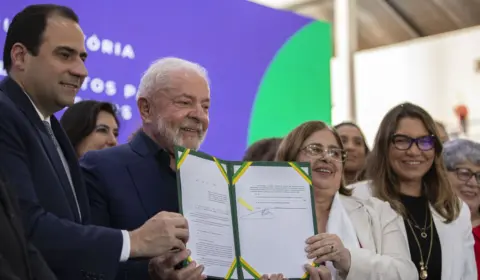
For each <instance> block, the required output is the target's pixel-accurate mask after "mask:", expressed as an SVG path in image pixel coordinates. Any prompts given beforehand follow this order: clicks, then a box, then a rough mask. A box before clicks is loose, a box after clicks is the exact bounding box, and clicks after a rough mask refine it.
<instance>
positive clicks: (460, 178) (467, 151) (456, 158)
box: [443, 139, 480, 279]
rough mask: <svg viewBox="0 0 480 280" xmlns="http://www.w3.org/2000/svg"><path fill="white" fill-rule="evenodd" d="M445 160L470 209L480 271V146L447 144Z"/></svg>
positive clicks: (467, 142)
mask: <svg viewBox="0 0 480 280" xmlns="http://www.w3.org/2000/svg"><path fill="white" fill-rule="evenodd" d="M443 158H444V160H445V166H446V167H447V170H448V178H449V180H450V183H451V184H452V186H453V187H454V189H455V191H456V193H457V195H458V196H459V197H460V198H461V199H462V200H463V201H464V202H465V203H467V205H468V208H469V209H470V217H471V218H470V220H471V221H472V228H473V237H474V239H475V247H474V248H475V258H476V260H477V271H478V268H479V267H480V144H479V143H475V142H473V141H470V140H466V139H456V140H452V141H449V142H446V143H445V144H444V146H443ZM479 279H480V278H479Z"/></svg>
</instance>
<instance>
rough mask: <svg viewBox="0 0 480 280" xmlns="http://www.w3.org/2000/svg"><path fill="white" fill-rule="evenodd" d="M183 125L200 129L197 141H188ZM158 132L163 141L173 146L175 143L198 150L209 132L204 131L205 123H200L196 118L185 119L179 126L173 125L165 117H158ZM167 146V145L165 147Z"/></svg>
mask: <svg viewBox="0 0 480 280" xmlns="http://www.w3.org/2000/svg"><path fill="white" fill-rule="evenodd" d="M182 127H191V128H193V127H195V128H196V129H197V130H198V140H197V141H195V142H196V143H193V144H192V143H189V144H187V142H190V141H188V140H187V141H185V139H184V137H182V131H181V128H182ZM157 133H158V136H159V137H160V138H162V140H163V141H162V142H166V143H167V145H169V146H170V145H171V146H172V148H173V145H176V146H182V147H185V148H187V149H192V150H198V149H199V148H200V145H201V144H202V142H203V140H204V139H205V136H206V134H207V131H205V132H203V125H202V124H201V123H198V122H197V121H195V120H190V119H188V118H187V119H185V120H184V121H183V123H182V124H181V125H179V126H178V127H173V126H172V125H171V124H169V123H168V122H166V121H165V120H164V119H163V118H161V117H158V118H157ZM164 148H167V147H164Z"/></svg>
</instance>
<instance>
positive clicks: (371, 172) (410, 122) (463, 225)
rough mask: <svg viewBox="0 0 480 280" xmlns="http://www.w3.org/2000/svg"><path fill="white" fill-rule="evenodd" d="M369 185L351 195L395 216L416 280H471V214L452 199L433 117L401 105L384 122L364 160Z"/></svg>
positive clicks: (357, 186)
mask: <svg viewBox="0 0 480 280" xmlns="http://www.w3.org/2000/svg"><path fill="white" fill-rule="evenodd" d="M367 177H368V178H369V179H371V182H368V183H359V184H354V185H352V188H353V190H354V195H356V196H367V197H368V195H373V196H375V197H378V198H380V199H381V200H384V201H387V202H389V203H390V205H391V206H392V208H393V209H394V210H395V211H396V212H397V213H398V214H400V216H401V217H402V219H401V224H400V226H401V228H402V231H403V233H404V234H405V239H406V240H407V241H408V250H409V251H410V256H411V260H412V261H413V263H414V264H415V265H416V267H417V270H418V273H419V277H420V279H429V280H430V279H431V280H433V279H435V280H436V279H438V280H440V279H443V280H445V279H448V280H449V279H456V280H476V279H477V269H476V267H475V256H474V252H473V244H474V240H473V236H472V226H471V224H470V211H469V210H468V207H467V205H466V204H465V203H462V201H461V200H460V199H459V198H458V197H457V196H456V195H455V193H454V191H453V189H452V186H451V184H450V181H449V180H448V174H447V171H446V169H445V166H444V162H443V158H442V144H441V142H440V139H439V138H438V132H437V129H436V126H435V122H434V121H433V119H432V117H431V116H430V115H429V114H428V113H427V112H426V111H425V110H424V109H422V108H421V107H419V106H417V105H414V104H411V103H404V104H401V105H398V106H396V107H394V108H393V109H391V110H390V111H389V112H388V113H387V114H386V116H385V117H384V118H383V120H382V122H381V124H380V127H379V130H378V132H377V136H376V138H375V144H374V148H373V150H372V152H371V153H370V155H369V158H368V160H367Z"/></svg>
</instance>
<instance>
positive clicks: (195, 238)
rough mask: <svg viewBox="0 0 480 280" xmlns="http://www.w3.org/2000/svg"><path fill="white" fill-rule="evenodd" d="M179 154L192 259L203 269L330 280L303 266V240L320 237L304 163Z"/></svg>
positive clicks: (230, 275) (239, 275)
mask: <svg viewBox="0 0 480 280" xmlns="http://www.w3.org/2000/svg"><path fill="white" fill-rule="evenodd" d="M176 156H177V179H178V180H177V181H178V189H179V199H180V206H181V211H182V214H183V215H184V216H185V218H186V219H187V220H188V223H189V229H190V239H189V242H188V243H187V248H188V249H189V250H191V256H190V258H189V261H195V262H196V263H198V264H199V265H202V266H204V267H205V270H204V274H206V275H208V276H209V277H213V278H221V279H262V275H267V276H264V277H270V279H272V280H274V279H284V278H283V277H285V279H286V278H288V279H308V278H309V275H310V274H311V273H312V272H315V273H314V274H313V275H310V276H311V278H310V279H312V280H328V279H329V278H328V275H329V273H325V271H324V268H323V267H322V268H314V267H308V269H306V268H305V264H308V263H312V259H310V260H309V259H308V258H307V253H306V252H305V246H306V243H305V241H306V240H307V239H308V238H310V237H311V236H314V235H316V234H317V232H316V229H317V227H316V219H315V213H314V210H313V209H314V207H313V198H312V189H311V179H310V168H309V165H308V164H299V163H288V162H285V163H280V162H268V163H267V162H261V163H260V162H228V161H222V160H218V159H216V158H215V157H212V156H210V155H207V154H203V153H199V152H194V151H191V150H188V149H183V148H177V150H176ZM309 272H310V273H309ZM278 273H282V275H278ZM268 275H269V276H268ZM279 277H281V278H279ZM266 279H269V278H266Z"/></svg>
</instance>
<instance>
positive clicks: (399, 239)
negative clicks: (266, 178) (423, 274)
mask: <svg viewBox="0 0 480 280" xmlns="http://www.w3.org/2000/svg"><path fill="white" fill-rule="evenodd" d="M346 157H347V155H346V152H345V150H344V148H343V145H342V141H341V139H340V137H339V135H338V134H337V132H336V131H335V130H334V129H332V128H330V127H329V126H327V125H326V124H325V123H323V122H321V121H310V122H306V123H304V124H302V125H300V126H298V127H297V128H295V129H294V130H293V131H292V132H290V133H289V134H288V135H287V136H286V137H285V138H284V139H283V141H282V143H281V144H280V147H279V149H278V152H277V156H276V160H277V161H296V162H308V163H310V165H311V170H312V182H313V187H314V188H313V189H314V199H315V213H316V218H317V225H318V232H320V234H318V235H316V236H312V237H311V238H309V239H308V240H307V244H308V245H307V248H306V252H307V256H308V258H311V259H314V261H315V263H317V264H323V263H325V262H326V266H327V267H328V268H329V269H330V271H331V273H332V276H333V278H334V279H349V280H350V279H353V280H375V279H378V280H380V279H382V280H385V279H389V280H390V279H392V280H393V279H401V280H407V279H408V280H413V279H417V278H418V274H417V272H416V269H415V266H414V265H413V263H412V262H411V261H410V257H409V255H408V250H407V245H406V241H405V239H404V238H403V236H402V233H401V231H400V229H399V227H398V224H399V223H398V222H397V220H398V219H399V217H398V215H397V214H396V213H395V212H394V211H393V210H392V209H391V208H390V206H389V205H388V203H385V202H383V201H380V200H378V199H375V198H371V199H369V200H367V201H365V202H362V201H360V200H358V199H355V198H352V197H351V191H350V190H348V189H346V188H345V185H344V183H343V172H344V165H345V160H346Z"/></svg>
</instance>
